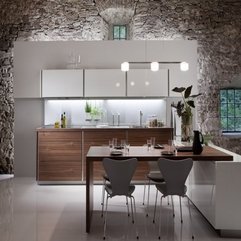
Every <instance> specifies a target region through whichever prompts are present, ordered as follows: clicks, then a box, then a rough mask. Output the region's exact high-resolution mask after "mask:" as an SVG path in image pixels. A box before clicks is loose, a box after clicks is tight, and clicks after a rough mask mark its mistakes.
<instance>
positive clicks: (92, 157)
mask: <svg viewBox="0 0 241 241" xmlns="http://www.w3.org/2000/svg"><path fill="white" fill-rule="evenodd" d="M105 157H109V158H114V159H128V158H133V157H135V158H137V159H138V161H139V162H144V163H146V162H148V161H156V160H158V159H159V158H160V157H165V158H166V156H162V155H161V150H159V149H153V150H150V151H148V150H147V147H145V146H144V147H143V146H142V147H140V146H131V147H130V152H129V153H128V154H125V153H124V154H123V155H122V156H118V157H116V156H115V157H113V156H111V155H110V149H109V147H100V146H91V147H90V149H89V151H88V153H87V155H86V164H87V165H86V174H87V176H86V232H87V233H89V232H90V227H91V216H92V212H93V200H94V193H93V176H94V170H93V164H94V162H102V160H103V158H105ZM189 157H190V158H192V159H193V160H194V161H195V162H204V163H205V162H206V163H210V162H219V161H232V160H233V156H232V155H229V154H226V153H224V152H222V151H220V150H217V149H215V148H212V147H208V146H205V147H204V150H203V152H202V153H201V154H200V155H194V154H193V153H192V152H178V153H177V155H175V156H168V158H170V159H175V160H178V159H183V158H189Z"/></svg>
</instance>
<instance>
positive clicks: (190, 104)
mask: <svg viewBox="0 0 241 241" xmlns="http://www.w3.org/2000/svg"><path fill="white" fill-rule="evenodd" d="M187 104H188V105H189V106H191V107H192V108H195V104H194V101H193V100H188V101H187Z"/></svg>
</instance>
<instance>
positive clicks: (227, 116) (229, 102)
mask: <svg viewBox="0 0 241 241" xmlns="http://www.w3.org/2000/svg"><path fill="white" fill-rule="evenodd" d="M223 91H225V92H226V94H225V97H226V102H223V101H222V97H223V95H222V92H223ZM230 91H233V94H232V96H233V97H232V98H231V100H230V99H229V98H230V96H229V93H228V92H230ZM237 91H239V92H240V96H241V88H223V89H220V92H219V94H220V98H219V104H220V108H219V109H220V126H221V130H222V133H230V134H232V133H234V134H235V133H241V114H239V115H238V116H237V113H236V108H237V105H240V106H241V98H240V99H239V101H238V100H237V99H236V96H237V94H236V92H237ZM223 105H226V108H225V110H223ZM229 105H233V115H230V110H229ZM223 112H224V113H225V114H223ZM224 119H226V127H225V128H223V124H222V121H223V120H224ZM231 120H233V128H232V129H231V128H230V127H229V123H232V122H229V121H231ZM237 120H239V121H237ZM238 123H240V124H238Z"/></svg>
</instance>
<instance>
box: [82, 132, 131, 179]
mask: <svg viewBox="0 0 241 241" xmlns="http://www.w3.org/2000/svg"><path fill="white" fill-rule="evenodd" d="M126 137H127V131H126V130H125V129H101V130H96V129H91V130H85V131H83V140H84V141H83V142H84V143H83V152H84V159H83V168H84V180H85V178H86V175H85V164H86V160H85V156H86V154H87V152H88V150H89V147H90V146H102V145H105V146H107V145H109V140H111V139H112V138H117V141H118V143H119V142H120V140H126ZM93 171H94V180H96V181H97V180H98V181H100V180H102V174H103V173H104V170H103V165H102V163H99V162H94V170H93Z"/></svg>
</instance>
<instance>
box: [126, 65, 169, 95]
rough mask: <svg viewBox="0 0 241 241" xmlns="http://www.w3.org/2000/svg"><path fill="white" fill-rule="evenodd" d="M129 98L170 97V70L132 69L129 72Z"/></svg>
mask: <svg viewBox="0 0 241 241" xmlns="http://www.w3.org/2000/svg"><path fill="white" fill-rule="evenodd" d="M127 96H130V97H131V96H136V97H145V96H150V97H159V96H160V97H163V96H168V70H167V69H160V70H159V71H155V72H154V71H151V70H149V69H130V70H129V71H128V72H127Z"/></svg>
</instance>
